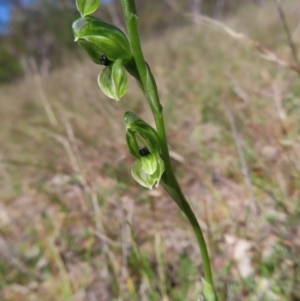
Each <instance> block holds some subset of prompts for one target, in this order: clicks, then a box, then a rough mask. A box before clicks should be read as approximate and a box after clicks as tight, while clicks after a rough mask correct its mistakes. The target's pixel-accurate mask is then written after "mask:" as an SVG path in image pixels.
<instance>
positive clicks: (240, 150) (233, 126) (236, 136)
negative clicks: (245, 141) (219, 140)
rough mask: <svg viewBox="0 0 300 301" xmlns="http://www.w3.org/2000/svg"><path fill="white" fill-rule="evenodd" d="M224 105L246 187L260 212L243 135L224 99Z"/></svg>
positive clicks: (252, 202) (257, 210) (256, 209)
mask: <svg viewBox="0 0 300 301" xmlns="http://www.w3.org/2000/svg"><path fill="white" fill-rule="evenodd" d="M223 105H224V110H225V114H226V116H227V118H228V121H229V123H230V127H231V131H232V136H233V138H234V142H235V145H236V148H237V151H238V155H239V158H240V162H241V165H242V168H241V173H242V175H243V178H244V181H245V185H246V187H247V189H248V191H249V198H250V201H251V204H253V206H254V209H255V211H256V213H259V209H258V206H257V202H256V200H255V197H254V193H253V188H252V183H251V178H250V172H249V167H248V164H247V161H246V158H245V156H244V152H243V146H242V141H241V137H240V135H239V133H238V130H237V127H236V124H235V121H234V117H233V114H232V112H231V110H230V108H229V106H228V105H227V102H226V101H225V100H223ZM247 207H248V208H250V206H247ZM246 211H247V210H246Z"/></svg>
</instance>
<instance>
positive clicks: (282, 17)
mask: <svg viewBox="0 0 300 301" xmlns="http://www.w3.org/2000/svg"><path fill="white" fill-rule="evenodd" d="M274 2H275V5H276V8H277V11H278V14H279V17H280V20H281V22H282V25H283V28H284V31H285V34H286V37H287V40H288V43H289V46H290V49H291V53H292V56H293V58H294V61H295V63H296V64H297V65H300V62H299V59H298V54H297V49H296V46H295V44H294V42H293V38H292V35H291V31H290V28H289V26H288V23H287V21H286V18H285V14H284V12H283V9H282V7H281V5H280V4H279V2H280V0H274Z"/></svg>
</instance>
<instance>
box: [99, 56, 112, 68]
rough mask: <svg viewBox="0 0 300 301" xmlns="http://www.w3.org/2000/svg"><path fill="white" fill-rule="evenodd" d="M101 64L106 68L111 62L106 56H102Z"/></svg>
mask: <svg viewBox="0 0 300 301" xmlns="http://www.w3.org/2000/svg"><path fill="white" fill-rule="evenodd" d="M100 63H101V64H102V65H104V66H108V65H110V63H111V61H110V60H109V59H108V58H107V57H106V56H105V55H101V57H100Z"/></svg>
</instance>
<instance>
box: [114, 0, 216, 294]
mask: <svg viewBox="0 0 300 301" xmlns="http://www.w3.org/2000/svg"><path fill="white" fill-rule="evenodd" d="M120 1H121V4H122V8H123V13H124V16H125V23H126V27H127V32H128V36H129V42H130V45H131V50H132V54H133V57H134V60H135V63H136V67H137V70H138V74H139V79H138V81H139V84H140V86H141V88H142V90H143V92H144V94H145V97H146V99H147V101H148V104H149V106H150V108H151V110H152V113H153V116H154V119H155V123H156V128H157V132H158V135H159V139H160V145H161V152H162V153H161V155H162V159H163V161H164V163H165V173H164V175H163V177H162V184H163V187H164V188H165V190H166V192H167V193H168V194H169V195H170V196H171V198H172V199H173V200H174V201H175V202H176V203H177V205H178V206H179V208H180V209H181V210H182V211H183V212H184V214H185V215H186V217H187V218H188V220H189V222H190V224H191V225H192V227H193V230H194V232H195V234H196V237H197V241H198V245H199V248H200V253H201V257H202V262H203V269H204V278H205V280H206V281H207V282H208V283H209V284H210V285H211V286H212V288H214V286H213V279H212V272H211V266H210V259H209V255H208V251H207V247H206V243H205V240H204V236H203V233H202V230H201V228H200V225H199V223H198V221H197V218H196V216H195V214H194V212H193V210H192V209H191V207H190V205H189V203H188V201H187V200H186V198H185V196H184V194H183V193H182V191H181V188H180V186H179V184H178V182H177V179H176V177H175V175H174V172H173V169H172V166H171V161H170V156H169V150H168V144H167V137H166V131H165V124H164V118H163V108H162V106H161V104H160V100H159V96H158V92H157V87H156V83H155V79H154V77H153V76H152V74H151V71H150V68H149V67H148V65H147V63H146V62H145V59H144V55H143V51H142V47H141V43H140V38H139V33H138V26H137V23H138V15H137V11H136V6H135V2H134V0H120ZM215 295H216V294H215ZM216 298H217V297H215V300H217V299H216Z"/></svg>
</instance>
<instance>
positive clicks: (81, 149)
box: [0, 0, 300, 301]
mask: <svg viewBox="0 0 300 301" xmlns="http://www.w3.org/2000/svg"><path fill="white" fill-rule="evenodd" d="M0 1H1V2H3V3H4V2H5V1H6V2H7V3H8V2H9V3H10V5H12V10H11V16H10V19H9V22H8V24H6V30H3V31H2V32H1V37H0V38H1V42H0V300H1V301H2V300H5V301H19V300H24V301H25V300H26V301H27V300H28V301H35V300H36V301H40V300H42V301H61V300H62V301H65V300H68V301H69V300H70V301H71V300H72V301H95V300H97V301H113V300H118V301H121V300H122V301H129V300H130V301H132V300H134V301H196V300H197V299H198V296H199V294H200V292H201V279H200V275H201V271H202V264H201V259H200V256H199V251H198V247H197V244H196V243H195V238H194V234H193V232H192V230H191V228H190V226H189V224H188V223H187V221H186V220H185V218H184V217H183V216H182V215H181V214H180V213H179V210H178V208H177V207H176V205H175V204H174V203H173V202H172V201H171V200H170V199H169V198H168V197H167V196H166V195H165V193H164V191H163V190H162V189H161V188H158V189H155V190H151V191H149V190H146V189H143V188H142V187H139V186H138V185H137V184H136V183H135V182H134V180H133V179H132V178H131V175H130V168H131V164H132V163H133V158H131V156H130V155H129V153H128V150H127V147H126V144H125V137H124V135H125V131H124V125H123V115H124V112H125V111H127V110H130V111H133V112H135V113H136V114H138V115H140V116H141V117H142V118H144V119H145V120H147V121H148V122H149V123H151V122H153V120H152V117H151V114H150V113H149V110H148V108H147V105H146V104H145V102H144V100H143V95H142V94H141V92H140V91H139V89H138V87H137V86H136V83H135V82H134V81H133V80H130V83H129V90H128V92H127V94H126V95H125V96H124V98H123V99H122V100H121V101H120V102H118V103H117V102H115V101H112V100H110V99H108V98H107V97H105V96H104V95H103V94H102V93H101V91H100V90H99V88H98V85H97V75H98V74H99V72H100V68H102V67H101V66H99V65H95V64H93V63H92V62H91V61H90V60H89V59H88V58H87V55H86V54H85V53H83V51H82V50H81V49H80V48H79V47H78V45H76V44H75V43H74V42H73V37H72V34H71V23H72V21H73V20H74V19H76V18H77V17H78V13H77V11H76V7H75V1H73V0H59V1H58V0H57V1H52V0H37V1H32V2H30V1H29V2H27V4H24V3H23V1H19V0H0ZM1 2H0V4H1ZM278 5H280V6H278ZM137 6H138V11H139V16H140V18H139V26H140V31H141V35H142V40H143V41H142V42H143V49H144V51H145V57H146V59H147V62H148V63H149V65H150V66H151V69H152V71H153V73H154V76H155V78H156V79H157V84H158V89H159V92H160V95H161V99H162V104H163V106H164V112H165V119H166V127H167V133H168V137H169V144H170V149H171V157H172V161H173V165H174V168H175V170H176V174H177V175H178V179H179V181H180V183H181V184H182V187H183V191H184V192H185V193H186V195H187V197H188V199H189V201H190V203H191V206H192V208H193V209H194V210H195V214H196V216H197V218H198V219H199V222H200V224H201V226H202V228H203V230H204V234H205V237H206V240H207V242H208V245H209V249H210V252H211V257H212V265H213V269H214V270H215V282H216V286H217V289H218V292H219V295H220V296H221V298H220V300H229V301H240V300H247V301H248V300H249V301H250V300H251V301H258V300H261V301H276V300H278V301H281V300H283V301H285V300H286V301H297V300H300V256H299V254H300V240H299V237H300V79H299V74H300V72H299V70H300V67H299V59H298V57H299V55H300V53H299V50H298V49H299V45H300V14H299V13H300V3H299V0H285V1H279V2H275V1H271V0H260V1H259V0H256V1H254V0H253V1H251V0H249V1H245V0H244V1H242V0H202V1H201V0H189V1H176V0H151V1H143V0H137ZM279 8H281V9H279ZM282 12H283V15H282V14H281V13H282ZM280 14H281V15H280ZM95 15H96V16H98V17H100V18H102V19H104V20H105V21H107V22H112V23H114V24H115V25H117V26H120V27H124V21H123V18H122V14H121V10H120V4H119V2H118V1H110V2H107V3H104V4H103V5H101V7H100V9H99V10H98V11H97V12H96V14H95ZM200 15H202V16H203V15H205V16H209V17H210V18H211V19H207V18H206V19H205V18H201V17H200ZM225 24H226V26H229V28H232V29H233V30H234V31H230V30H229V29H228V28H226V27H225ZM286 25H287V26H288V31H287V27H286ZM226 30H227V32H226ZM228 32H229V33H230V34H228ZM287 32H288V33H287ZM238 33H243V34H244V35H245V36H242V35H239V34H238ZM247 37H249V38H247ZM291 42H292V43H291Z"/></svg>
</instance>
